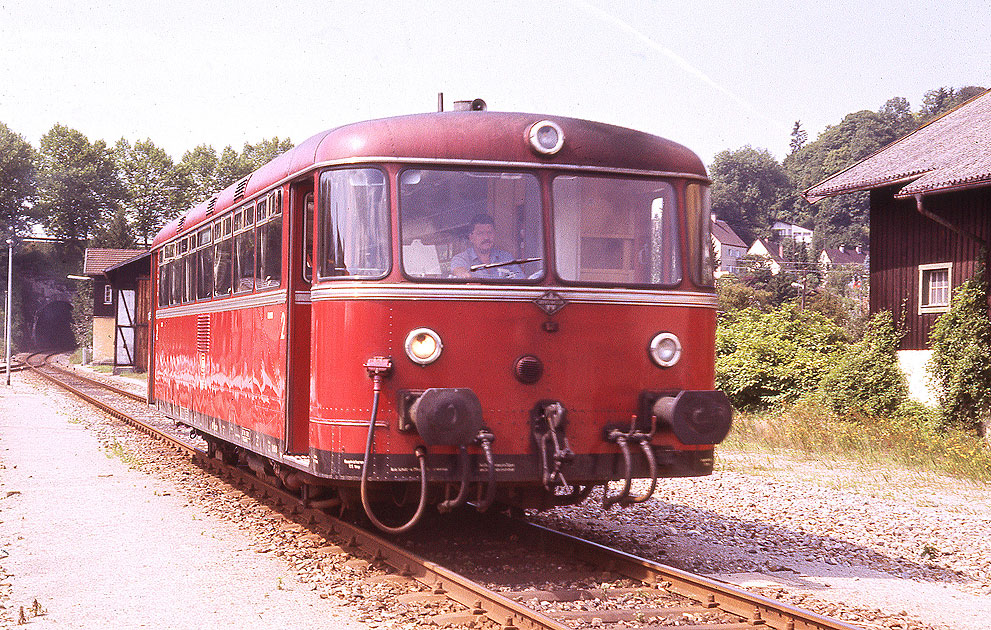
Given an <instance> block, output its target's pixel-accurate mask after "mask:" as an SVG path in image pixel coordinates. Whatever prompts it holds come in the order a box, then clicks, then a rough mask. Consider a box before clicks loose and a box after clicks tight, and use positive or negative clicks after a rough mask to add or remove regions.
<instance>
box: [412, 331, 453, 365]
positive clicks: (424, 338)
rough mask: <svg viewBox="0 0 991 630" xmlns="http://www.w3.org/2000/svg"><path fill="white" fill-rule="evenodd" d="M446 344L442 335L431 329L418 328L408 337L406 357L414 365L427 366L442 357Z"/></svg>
mask: <svg viewBox="0 0 991 630" xmlns="http://www.w3.org/2000/svg"><path fill="white" fill-rule="evenodd" d="M443 349H444V344H443V343H441V341H440V335H438V334H437V333H435V332H434V331H432V330H430V329H429V328H417V329H415V330H411V331H410V333H409V334H408V335H406V356H408V357H409V360H410V361H412V362H413V363H418V364H420V365H427V364H430V363H433V362H434V361H436V360H437V359H438V357H440V353H441V350H443Z"/></svg>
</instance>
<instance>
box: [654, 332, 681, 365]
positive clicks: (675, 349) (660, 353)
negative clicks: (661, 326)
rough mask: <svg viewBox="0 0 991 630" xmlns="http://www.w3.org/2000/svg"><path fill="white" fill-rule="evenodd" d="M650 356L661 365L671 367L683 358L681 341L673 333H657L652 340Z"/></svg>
mask: <svg viewBox="0 0 991 630" xmlns="http://www.w3.org/2000/svg"><path fill="white" fill-rule="evenodd" d="M650 358H651V359H653V360H654V363H656V364H657V365H659V366H660V367H671V366H672V365H674V364H675V363H677V362H678V359H680V358H681V341H679V340H678V337H676V336H675V335H674V334H672V333H669V332H662V333H657V335H655V336H654V338H653V339H651V340H650Z"/></svg>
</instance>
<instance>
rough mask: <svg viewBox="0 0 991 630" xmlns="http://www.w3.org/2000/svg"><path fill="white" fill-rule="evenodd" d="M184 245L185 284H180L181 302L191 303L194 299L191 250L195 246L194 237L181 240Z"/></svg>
mask: <svg viewBox="0 0 991 630" xmlns="http://www.w3.org/2000/svg"><path fill="white" fill-rule="evenodd" d="M183 242H185V243H186V247H185V249H186V253H185V254H184V255H183V257H182V262H183V266H184V267H185V268H186V272H185V273H186V275H185V282H183V284H182V301H183V302H184V303H185V302H192V301H193V300H195V299H196V258H195V255H194V253H193V249H194V248H195V246H196V237H195V236H189V237H188V238H185V239H183Z"/></svg>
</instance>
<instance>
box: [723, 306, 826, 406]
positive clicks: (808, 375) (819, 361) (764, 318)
mask: <svg viewBox="0 0 991 630" xmlns="http://www.w3.org/2000/svg"><path fill="white" fill-rule="evenodd" d="M845 341H846V336H845V334H844V333H843V330H842V329H841V328H840V327H839V326H837V325H836V323H835V322H833V321H832V320H830V319H829V318H828V317H826V316H824V315H822V314H821V313H817V312H814V311H798V310H797V309H796V308H795V307H794V305H784V306H780V307H777V308H775V309H772V310H770V311H768V312H766V313H764V312H761V311H759V310H757V309H755V308H748V309H744V310H742V311H737V312H735V313H731V314H728V316H727V317H726V318H725V319H724V320H723V321H721V322H720V325H719V328H718V330H717V331H716V386H717V387H718V388H719V389H721V390H723V391H724V392H726V395H727V396H729V398H730V400H731V401H732V402H733V405H734V406H735V407H736V408H737V409H757V408H760V407H767V406H769V405H773V404H778V403H783V402H791V401H794V400H796V399H797V398H798V397H799V396H800V395H801V394H803V393H806V392H814V391H816V390H817V389H818V388H819V382H820V381H821V380H822V378H823V376H824V375H825V374H826V372H827V371H828V370H829V367H830V356H831V354H832V353H834V352H835V350H836V349H837V348H838V347H839V345H840V344H842V343H844V342H845Z"/></svg>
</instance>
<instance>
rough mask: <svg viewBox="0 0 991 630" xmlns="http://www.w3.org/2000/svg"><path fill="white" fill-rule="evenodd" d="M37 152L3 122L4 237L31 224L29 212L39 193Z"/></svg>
mask: <svg viewBox="0 0 991 630" xmlns="http://www.w3.org/2000/svg"><path fill="white" fill-rule="evenodd" d="M36 176H37V169H36V154H35V151H34V149H33V148H32V147H31V145H30V144H29V143H28V141H27V140H25V139H24V138H23V137H22V136H20V135H19V134H16V133H14V132H13V131H11V129H10V128H9V127H7V125H5V124H3V123H0V237H2V236H5V235H7V234H16V233H19V232H23V231H25V230H26V229H27V227H28V224H29V223H31V216H30V214H29V213H28V210H29V207H30V204H31V203H32V202H33V201H34V199H35V196H36V194H37V186H36V184H37V182H36V180H35V178H36Z"/></svg>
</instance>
